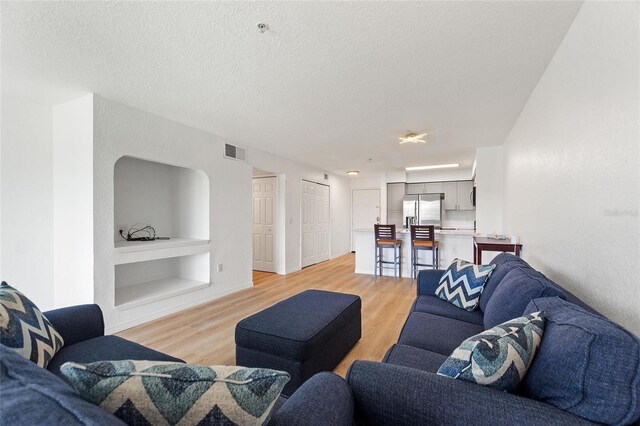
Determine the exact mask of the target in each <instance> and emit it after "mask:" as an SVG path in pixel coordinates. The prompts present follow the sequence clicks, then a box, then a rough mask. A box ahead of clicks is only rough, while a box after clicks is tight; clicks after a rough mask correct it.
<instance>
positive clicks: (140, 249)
mask: <svg viewBox="0 0 640 426" xmlns="http://www.w3.org/2000/svg"><path fill="white" fill-rule="evenodd" d="M208 251H209V240H197V239H192V238H171V239H170V240H155V241H119V242H116V243H115V248H114V259H113V263H114V265H124V264H126V263H134V262H146V261H148V260H157V259H168V258H171V257H179V256H190V255H192V254H199V253H206V252H208Z"/></svg>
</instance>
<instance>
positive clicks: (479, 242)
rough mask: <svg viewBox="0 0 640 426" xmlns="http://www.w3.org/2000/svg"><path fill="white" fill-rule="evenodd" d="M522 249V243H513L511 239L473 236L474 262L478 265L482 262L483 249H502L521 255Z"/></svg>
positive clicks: (502, 250)
mask: <svg viewBox="0 0 640 426" xmlns="http://www.w3.org/2000/svg"><path fill="white" fill-rule="evenodd" d="M520 250H522V244H520V243H515V244H513V243H511V242H510V241H509V240H496V239H494V238H487V237H473V263H475V264H476V265H481V264H482V252H483V251H501V252H508V253H513V254H515V255H516V256H520Z"/></svg>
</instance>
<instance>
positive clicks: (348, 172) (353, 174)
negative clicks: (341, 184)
mask: <svg viewBox="0 0 640 426" xmlns="http://www.w3.org/2000/svg"><path fill="white" fill-rule="evenodd" d="M358 173H360V172H359V171H358V170H349V171H347V174H348V175H351V176H355V175H357V174H358Z"/></svg>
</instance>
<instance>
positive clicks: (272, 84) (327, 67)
mask: <svg viewBox="0 0 640 426" xmlns="http://www.w3.org/2000/svg"><path fill="white" fill-rule="evenodd" d="M580 4H581V3H579V2H566V1H558V2H537V1H534V2H522V1H519V2H515V1H513V2H453V1H452V2H406V3H397V2H371V3H370V2H331V3H316V2H314V3H303V2H296V3H283V2H278V3H248V2H225V3H208V2H197V3H191V2H189V3H186V2H159V3H156V2H137V3H121V2H118V3H115V2H113V3H112V2H108V3H107V2H104V3H94V2H42V3H30V2H15V3H14V2H3V3H2V34H1V35H2V45H1V47H2V83H3V90H8V91H15V92H20V93H22V94H25V95H27V96H33V97H38V98H41V99H43V100H45V101H46V102H51V103H57V102H60V101H64V100H66V99H70V98H72V97H74V96H76V95H78V94H81V93H86V92H95V93H98V94H100V95H103V96H106V97H108V98H111V99H114V100H117V101H120V102H123V103H125V104H128V105H132V106H135V107H138V108H141V109H143V110H146V111H150V112H153V113H156V114H159V115H162V116H164V117H168V118H171V119H174V120H176V121H180V122H183V123H186V124H189V125H192V126H194V127H197V128H201V129H204V130H207V131H210V132H212V133H215V134H217V135H220V136H223V137H226V138H228V139H229V140H230V141H232V142H234V143H237V144H240V145H245V146H249V147H251V146H255V147H259V148H261V149H264V150H267V151H270V152H273V153H276V154H280V155H282V156H285V157H288V158H291V159H295V160H298V161H301V162H304V163H308V164H312V165H315V166H318V167H320V168H322V169H325V170H331V171H335V172H338V173H344V172H345V171H346V170H348V169H360V170H362V171H363V172H365V173H377V172H383V171H394V170H401V169H402V168H404V167H405V166H416V165H424V164H437V163H451V162H459V163H461V164H462V165H465V166H469V165H470V164H471V162H472V161H473V156H474V150H475V147H477V146H487V145H496V144H501V143H502V142H503V141H504V139H505V137H506V136H507V134H508V132H509V130H510V129H511V127H512V126H513V123H514V122H515V120H516V118H517V116H518V114H519V113H520V111H521V109H522V108H523V106H524V104H525V103H526V101H527V98H528V96H529V94H530V93H531V91H532V90H533V88H534V87H535V85H536V83H537V81H538V79H539V78H540V76H541V74H542V73H543V71H544V69H545V67H546V66H547V64H548V63H549V61H550V59H551V57H552V56H553V54H554V53H555V51H556V48H557V47H558V45H559V44H560V42H561V41H562V38H563V37H564V35H565V33H566V32H567V30H568V28H569V26H570V25H571V23H572V22H573V19H574V18H575V15H576V13H577V11H578V9H579V8H580ZM258 22H265V23H267V24H268V25H269V27H270V30H269V31H267V32H265V33H260V32H259V31H258V29H257V27H256V24H257V23H258ZM407 131H415V132H428V133H429V135H428V136H427V139H428V141H429V142H428V143H427V144H424V145H419V146H415V145H402V146H399V145H398V144H397V138H398V136H400V135H402V134H403V133H406V132H407ZM179 142H180V141H176V143H179ZM249 155H250V154H249ZM370 159H371V160H370Z"/></svg>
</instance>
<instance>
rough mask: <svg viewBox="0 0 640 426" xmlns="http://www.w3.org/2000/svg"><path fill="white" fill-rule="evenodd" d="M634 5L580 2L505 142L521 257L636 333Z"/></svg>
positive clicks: (638, 71) (509, 211) (639, 313)
mask: <svg viewBox="0 0 640 426" xmlns="http://www.w3.org/2000/svg"><path fill="white" fill-rule="evenodd" d="M639 9H640V4H638V3H631V2H630V3H622V2H621V3H613V2H585V3H584V4H583V6H582V8H581V10H580V12H579V13H578V15H577V17H576V20H575V21H574V23H573V25H572V27H571V28H570V29H569V31H568V33H567V35H566V37H565V39H564V41H563V42H562V44H561V45H560V47H559V48H558V51H557V52H556V54H555V56H554V58H553V59H552V61H551V62H550V63H549V66H548V68H547V70H546V71H545V73H544V74H543V76H542V78H541V79H540V81H539V83H538V85H537V87H536V88H535V89H534V91H533V92H532V94H531V97H530V99H529V101H528V102H527V104H526V106H525V108H524V109H523V111H522V113H521V115H520V117H519V118H518V120H517V122H516V124H515V126H514V128H513V129H512V131H511V133H510V135H509V137H508V138H507V140H506V142H505V144H504V154H505V174H504V179H505V194H504V200H505V211H504V224H505V232H506V233H507V234H516V235H519V236H521V239H522V242H523V245H524V247H523V257H524V258H525V260H527V261H528V262H529V263H530V264H531V265H532V266H533V267H535V268H538V269H540V270H541V271H542V272H544V273H545V274H546V275H548V276H549V277H550V278H551V279H553V280H554V281H557V282H558V283H559V284H561V285H563V286H565V287H566V288H567V289H569V290H570V291H572V292H574V293H576V294H577V295H578V296H579V297H581V298H582V299H584V300H585V301H586V302H587V303H589V304H591V305H592V306H594V307H595V308H596V309H598V310H599V311H601V312H602V313H603V314H604V315H606V316H608V317H609V318H611V319H613V320H615V321H617V322H619V323H621V324H622V325H623V326H626V327H628V328H629V329H630V330H632V331H634V332H635V333H640V310H639V309H638V302H640V297H639V296H638V276H640V275H639V274H640V265H639V263H640V217H639V216H640V214H639V210H640V167H639V166H640V142H639V141H640V130H639V118H640V108H639V99H640V90H639V75H640V68H639V53H638V52H640V45H639V40H640V37H639V36H640V34H639V22H640V12H639Z"/></svg>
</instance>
